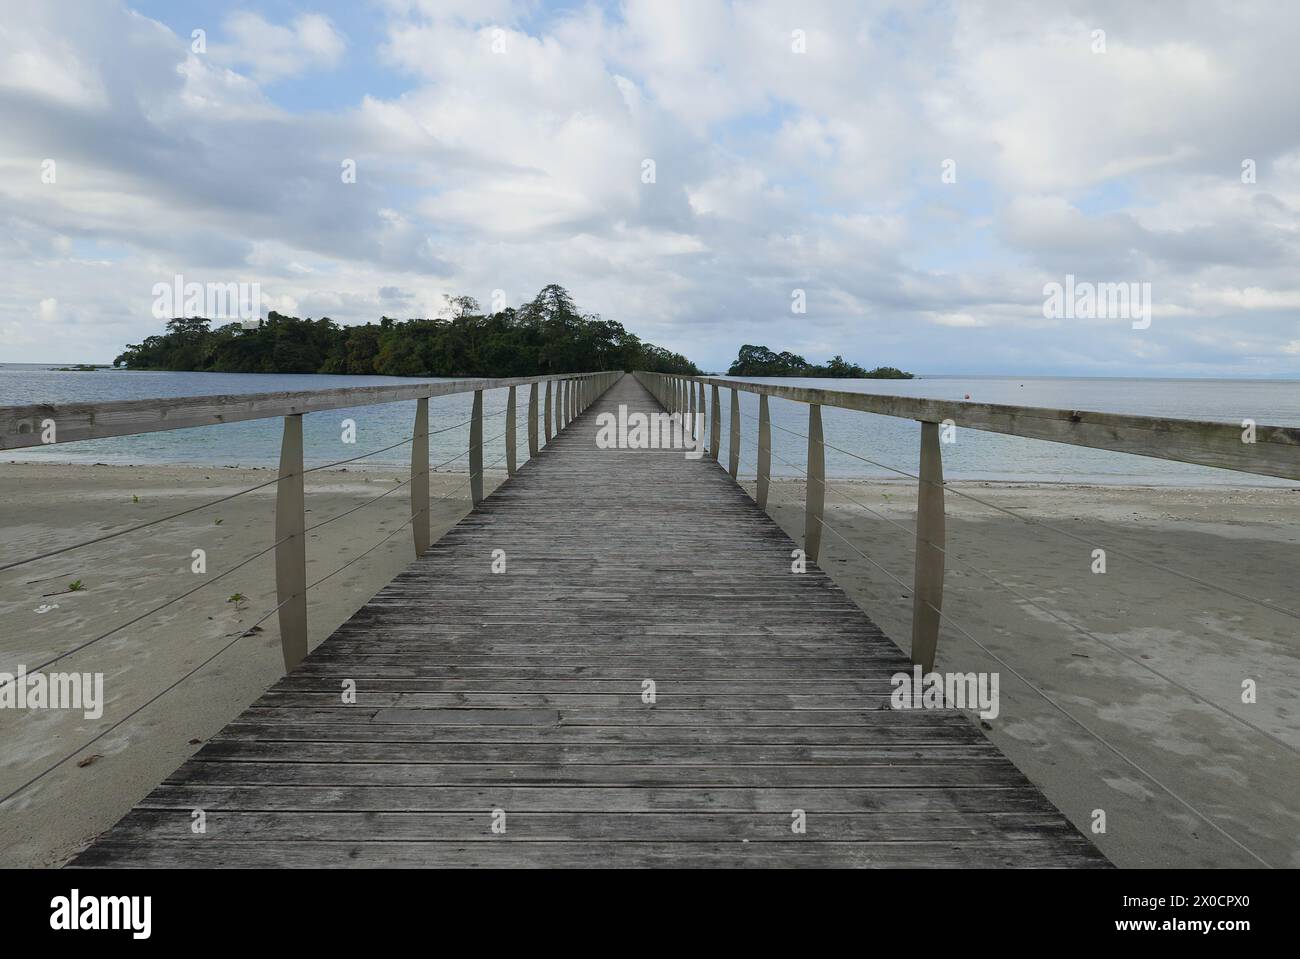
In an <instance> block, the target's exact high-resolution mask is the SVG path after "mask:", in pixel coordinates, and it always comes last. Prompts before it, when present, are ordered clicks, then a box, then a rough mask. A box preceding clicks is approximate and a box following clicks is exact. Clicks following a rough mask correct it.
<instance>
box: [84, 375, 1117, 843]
mask: <svg viewBox="0 0 1300 959" xmlns="http://www.w3.org/2000/svg"><path fill="white" fill-rule="evenodd" d="M620 403H626V404H627V405H628V406H629V407H630V408H631V409H641V410H650V409H655V410H657V409H658V408H659V407H658V404H657V403H656V402H655V400H654V399H652V398H651V397H650V395H649V394H648V393H647V392H646V391H645V390H644V389H643V388H642V387H641V386H640V385H639V384H638V383H637V382H636V381H635V380H634V379H633V378H632V377H631V376H626V377H624V378H623V379H621V380H620V381H619V382H618V383H617V384H616V385H615V386H614V387H613V388H612V389H611V390H610V391H609V392H607V393H606V394H605V395H604V396H602V397H600V398H599V399H598V400H597V401H596V402H595V403H594V404H593V406H592V407H591V408H590V409H589V410H588V411H587V412H586V413H585V414H584V415H583V416H582V417H580V418H579V419H577V420H576V421H575V422H574V423H573V424H571V425H570V426H569V428H568V429H567V430H565V431H564V433H563V434H561V435H560V436H558V437H557V438H556V439H555V440H554V441H553V442H552V444H551V445H550V446H548V447H547V448H545V449H544V450H543V451H542V452H541V453H540V455H539V456H538V457H537V458H535V459H533V460H531V461H530V462H528V463H527V464H526V465H525V466H524V467H523V468H522V469H521V470H520V471H519V473H518V475H517V476H516V477H515V478H514V479H513V480H511V481H510V482H508V483H506V484H504V485H503V486H502V487H501V488H499V489H498V490H497V491H496V492H495V493H493V494H492V495H491V496H490V497H488V498H487V499H486V500H485V501H484V502H483V504H482V505H481V506H480V507H479V508H478V509H477V510H475V511H474V512H473V513H471V514H470V515H469V516H468V517H466V518H465V519H464V520H463V521H462V522H461V523H460V524H459V525H458V526H456V527H455V528H454V529H453V530H451V531H450V532H449V533H448V534H447V535H446V536H444V537H443V538H442V540H441V541H439V542H438V543H436V544H435V545H434V546H433V547H432V549H431V550H430V551H429V552H428V553H426V554H425V555H424V556H423V557H422V558H421V559H419V560H417V561H416V562H415V563H413V564H412V565H411V566H410V567H409V568H408V569H407V570H406V571H405V572H404V573H402V575H400V576H399V577H398V578H397V579H396V580H394V581H393V582H392V583H391V584H390V585H389V586H387V587H386V588H385V589H384V590H382V591H381V592H380V593H379V594H378V595H376V596H375V597H374V599H372V600H371V601H370V602H369V603H367V604H366V606H365V607H364V608H362V609H361V610H360V611H359V612H358V613H357V614H356V615H355V616H353V617H352V619H351V620H349V621H348V622H347V623H346V624H344V625H343V626H342V627H341V628H340V629H339V630H338V631H337V632H335V633H334V635H333V636H331V637H330V638H329V639H328V640H326V641H325V642H324V643H323V644H321V646H319V647H318V648H317V649H316V650H315V651H314V652H313V653H311V654H310V655H309V656H308V657H307V659H306V660H305V661H304V662H303V663H302V664H301V665H300V666H299V667H298V668H297V669H295V670H293V672H292V673H290V674H289V675H287V676H286V677H284V678H283V679H282V680H280V681H279V682H278V683H276V684H275V686H273V687H272V688H271V689H270V690H269V691H268V692H267V693H266V694H265V695H264V696H262V697H261V698H260V699H259V700H258V701H257V702H256V703H254V704H253V706H252V707H250V708H249V709H247V710H246V711H245V712H244V713H243V714H242V715H241V716H239V718H238V719H236V720H235V721H234V722H232V723H231V724H230V725H228V726H227V727H226V728H225V729H223V730H222V731H221V732H220V733H219V734H218V735H217V736H216V737H214V738H213V740H212V741H211V742H209V743H208V744H206V745H205V746H204V747H203V748H202V749H200V750H199V752H198V753H197V754H196V755H195V756H194V757H193V758H192V759H191V760H190V761H188V762H186V763H185V764H184V765H183V766H182V767H181V768H180V769H178V770H177V771H176V772H175V773H174V774H173V775H171V776H170V777H168V779H167V780H166V781H165V782H164V783H163V784H162V785H161V786H159V787H158V788H157V789H155V790H154V791H153V792H152V793H150V794H149V796H148V797H146V798H145V799H144V800H143V801H142V802H141V803H140V804H139V805H138V806H136V807H135V808H134V809H133V810H132V811H131V812H130V813H128V814H127V815H126V816H125V817H124V818H123V819H122V820H121V821H120V822H119V823H118V824H117V825H116V826H114V827H113V828H112V829H111V830H109V831H108V832H107V833H105V834H104V835H103V836H102V837H101V838H100V839H99V840H98V841H96V842H95V843H94V844H92V845H91V846H90V848H89V849H88V850H86V851H85V852H84V853H82V854H81V855H80V856H79V857H78V858H77V859H76V860H74V862H73V865H77V866H127V865H129V866H636V865H664V866H1072V867H1080V866H1104V865H1106V862H1105V860H1104V859H1103V858H1102V857H1101V855H1100V854H1099V853H1098V852H1097V851H1096V849H1095V848H1094V847H1093V846H1092V844H1091V843H1090V842H1089V841H1088V840H1087V839H1086V838H1085V837H1084V836H1082V835H1081V834H1080V833H1079V832H1078V831H1076V830H1075V829H1074V828H1073V827H1072V826H1071V825H1070V823H1069V822H1068V821H1067V820H1066V819H1065V817H1064V816H1063V815H1061V813H1060V812H1058V811H1057V810H1056V809H1055V808H1054V807H1053V806H1052V805H1051V804H1050V803H1049V802H1048V801H1047V800H1046V799H1045V798H1044V797H1043V795H1042V794H1041V793H1040V792H1039V791H1038V790H1037V789H1036V788H1035V787H1034V786H1033V785H1032V784H1030V783H1029V782H1028V780H1026V779H1025V777H1024V776H1023V775H1022V774H1021V773H1020V772H1019V771H1018V770H1017V769H1016V768H1015V767H1014V766H1013V765H1012V764H1011V763H1010V762H1009V761H1008V760H1007V759H1006V757H1004V756H1003V755H1002V754H1001V752H999V751H998V749H996V748H995V747H994V746H993V745H992V744H991V743H990V742H988V740H987V739H986V738H985V737H984V735H983V734H982V733H981V732H980V731H979V729H978V728H976V727H975V725H973V724H972V722H971V721H969V720H968V719H967V718H966V717H965V716H963V715H962V714H961V713H958V712H955V711H937V710H917V711H894V710H891V709H889V708H888V703H889V693H890V690H891V686H890V683H889V677H890V676H891V675H892V674H893V673H895V672H897V671H900V670H908V669H909V664H908V662H907V660H906V659H905V657H904V656H903V655H902V654H901V653H900V652H899V651H898V649H897V648H896V647H895V646H894V645H893V643H891V642H890V641H889V640H888V639H887V638H886V637H884V636H883V635H882V634H881V632H880V630H879V629H878V628H877V627H876V626H875V625H873V624H872V623H871V622H870V621H869V620H868V619H867V618H866V616H864V615H863V613H862V612H861V611H860V610H859V609H858V608H857V607H856V606H855V605H854V604H853V603H852V602H851V601H850V600H849V599H848V597H847V596H846V595H845V594H844V593H843V591H841V590H840V589H839V588H838V587H837V586H835V585H834V584H833V583H832V582H831V581H830V579H829V578H828V577H827V576H826V575H825V574H824V573H822V572H821V571H820V570H819V569H817V568H816V567H809V569H808V571H807V573H805V574H803V575H796V574H792V573H791V571H790V561H791V560H790V557H791V551H792V550H793V549H794V548H795V547H796V544H795V543H794V542H792V541H791V540H790V538H789V537H788V536H786V534H785V533H784V532H782V530H781V529H780V528H779V527H778V526H777V525H776V523H774V522H773V521H772V520H771V519H770V518H769V517H768V516H767V515H766V514H764V513H763V512H762V511H760V510H759V509H758V507H757V506H756V505H755V504H754V503H753V502H752V501H751V500H750V498H749V497H748V495H746V494H745V492H744V491H743V490H741V489H740V487H738V486H737V485H735V483H733V482H732V480H731V479H730V477H728V476H727V475H726V473H725V472H724V471H723V470H722V469H721V468H719V466H718V465H717V464H715V463H713V462H711V461H709V460H708V459H704V460H689V459H687V458H686V457H685V456H684V455H683V454H682V452H681V451H659V450H600V449H597V448H596V443H595V434H596V422H595V421H596V416H597V414H598V413H599V412H601V411H604V410H615V409H617V407H618V404H620ZM494 550H504V551H505V559H506V569H505V571H504V572H501V573H493V572H492V570H491V566H492V562H493V551H494ZM647 679H649V680H653V681H654V684H655V702H654V703H652V704H649V703H646V702H643V688H644V687H643V682H644V681H645V680H647ZM347 680H352V681H355V683H356V703H355V704H354V705H346V704H344V703H343V701H342V695H341V693H342V687H343V684H344V682H345V681H347ZM199 809H201V810H203V811H204V814H205V816H206V832H205V833H204V834H201V835H199V834H195V833H194V832H192V830H191V823H192V821H193V819H192V813H193V811H194V810H199ZM798 810H802V812H803V816H804V818H805V820H806V832H805V833H802V834H800V833H796V832H795V831H794V830H793V829H792V824H793V823H794V822H795V820H796V817H797V815H798V813H797V812H796V811H798ZM494 823H495V824H497V828H498V829H499V828H500V827H501V825H502V824H504V829H505V831H504V832H495V831H494V829H493V826H494Z"/></svg>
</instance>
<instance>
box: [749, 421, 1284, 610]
mask: <svg viewBox="0 0 1300 959" xmlns="http://www.w3.org/2000/svg"><path fill="white" fill-rule="evenodd" d="M771 425H772V426H774V427H776V428H777V429H779V430H781V431H782V432H784V433H789V434H790V435H791V436H797V437H799V438H800V439H804V440H806V439H808V436H807V434H806V433H800V432H798V431H797V430H792V429H788V428H787V427H784V426H780V425H778V424H776V423H772V424H771ZM822 445H823V446H825V447H826V448H827V449H830V450H835V451H836V452H837V453H843V454H844V455H845V456H850V457H852V458H854V459H857V460H860V461H862V462H863V463H869V464H871V465H872V466H876V467H879V468H880V469H883V470H888V471H889V472H891V473H896V474H898V475H899V476H904V477H906V478H908V479H914V480H916V481H917V482H921V483H929V484H931V485H934V483H933V480H928V479H925V478H923V477H921V476H918V475H917V474H916V473H909V472H907V471H906V470H900V469H898V468H896V467H893V466H888V465H886V464H884V463H878V462H876V461H875V460H873V459H870V458H868V457H866V456H861V455H859V454H857V453H852V452H850V451H849V450H846V449H842V448H841V447H838V446H835V445H833V444H831V443H827V442H825V441H824V440H823V441H822ZM938 485H939V486H940V488H941V489H943V490H945V491H946V492H949V493H952V494H953V495H955V496H960V497H962V498H963V499H968V500H971V501H973V502H976V503H979V504H980V505H982V506H986V507H988V508H989V509H993V510H997V511H998V512H999V513H1005V514H1006V515H1007V516H1010V517H1013V518H1014V519H1017V520H1019V521H1020V522H1022V523H1024V524H1026V525H1028V526H1039V527H1041V528H1043V529H1045V530H1049V531H1050V532H1053V533H1056V534H1057V535H1059V536H1064V537H1066V538H1068V539H1072V540H1074V541H1075V542H1079V543H1083V544H1084V545H1085V546H1088V547H1089V548H1090V549H1105V550H1106V551H1107V553H1114V554H1115V555H1116V556H1122V557H1123V558H1124V559H1128V560H1132V561H1133V562H1135V563H1139V564H1141V565H1143V566H1146V567H1149V568H1151V569H1158V570H1160V571H1161V572H1164V573H1168V574H1169V575H1171V576H1176V577H1178V578H1180V579H1184V580H1187V581H1188V582H1191V583H1195V584H1196V585H1198V586H1204V587H1206V588H1207V589H1213V590H1217V591H1218V592H1220V593H1224V594H1225V595H1228V596H1232V597H1234V598H1236V599H1241V600H1245V601H1246V602H1249V603H1254V604H1255V605H1257V606H1262V607H1264V608H1265V609H1271V610H1272V611H1273V612H1275V613H1281V614H1283V615H1284V616H1290V617H1291V618H1292V619H1300V612H1298V611H1296V610H1293V609H1289V608H1288V607H1286V606H1279V605H1277V604H1276V603H1273V602H1270V601H1269V600H1266V599H1259V598H1258V597H1256V596H1250V595H1248V594H1246V593H1242V592H1239V591H1237V590H1234V589H1232V588H1231V587H1229V586H1222V585H1220V584H1218V583H1214V582H1211V581H1209V580H1205V579H1201V578H1200V577H1199V576H1193V575H1192V574H1191V573H1184V572H1182V571H1181V570H1177V569H1172V568H1171V567H1168V566H1165V565H1163V564H1162V563H1157V562H1155V561H1154V560H1149V559H1144V558H1143V557H1141V556H1137V555H1135V554H1133V553H1130V552H1128V551H1127V550H1122V549H1116V548H1115V547H1113V546H1107V547H1103V546H1101V545H1100V544H1097V543H1094V542H1092V541H1090V540H1088V539H1086V538H1084V537H1082V536H1080V535H1078V534H1077V533H1071V532H1070V531H1069V530H1066V529H1061V528H1060V527H1059V526H1053V525H1052V524H1050V523H1044V522H1042V521H1041V520H1036V519H1033V518H1031V517H1028V516H1022V515H1020V514H1019V513H1017V512H1015V511H1014V510H1009V509H1007V508H1006V507H1005V506H999V505H998V504H996V503H990V502H989V501H988V500H986V499H982V498H981V497H979V496H975V495H974V494H973V493H967V492H966V491H965V490H961V489H958V488H957V487H955V486H950V485H949V484H948V483H942V484H938Z"/></svg>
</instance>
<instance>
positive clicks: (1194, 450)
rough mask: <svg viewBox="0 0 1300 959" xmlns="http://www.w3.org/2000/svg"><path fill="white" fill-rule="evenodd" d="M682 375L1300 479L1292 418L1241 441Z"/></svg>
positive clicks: (1204, 431) (1129, 422)
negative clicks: (1248, 441)
mask: <svg viewBox="0 0 1300 959" xmlns="http://www.w3.org/2000/svg"><path fill="white" fill-rule="evenodd" d="M646 375H648V376H661V375H663V374H659V373H650V374H646ZM684 378H685V379H688V380H691V381H692V382H696V383H704V384H708V385H710V386H712V387H715V388H716V387H725V388H726V389H734V390H740V391H742V392H746V393H756V394H760V395H767V396H775V397H779V398H780V399H785V400H791V401H793V402H796V403H809V404H816V405H818V406H824V407H834V408H835V409H842V410H855V411H857V412H861V413H878V414H880V415H882V416H895V417H899V418H901V419H909V420H919V421H920V422H923V423H943V422H944V421H945V420H951V421H952V422H953V423H954V424H955V425H956V426H958V427H964V428H967V429H973V430H983V431H985V432H989V433H1004V434H1007V435H1008V436H1024V437H1027V438H1029V439H1037V440H1047V441H1049V442H1052V443H1068V444H1070V445H1073V446H1087V447H1091V448H1092V449H1099V450H1112V451H1114V452H1117V453H1132V454H1134V455H1136V456H1148V457H1153V458H1156V459H1166V460H1175V461H1177V462H1180V463H1191V464H1194V465H1196V466H1213V467H1218V468H1219V469H1229V470H1236V471H1237V472H1241V473H1254V474H1257V475H1260V476H1278V477H1281V478H1283V479H1300V428H1296V427H1292V426H1266V425H1263V424H1256V425H1255V428H1254V439H1255V442H1253V443H1245V442H1242V434H1243V427H1242V426H1238V425H1236V424H1233V423H1215V422H1210V421H1207V420H1188V419H1177V418H1168V417H1155V416H1137V415H1132V414H1128V413H1102V412H1098V411H1096V410H1062V409H1051V408H1048V407H1037V406H1011V405H1004V404H1000V403H973V402H970V401H968V400H935V399H925V398H922V397H915V396H887V395H884V394H880V393H852V392H848V391H845V390H815V389H808V388H806V387H801V386H779V385H777V384H773V383H751V382H748V381H745V380H737V379H732V378H729V377H717V376H694V377H684Z"/></svg>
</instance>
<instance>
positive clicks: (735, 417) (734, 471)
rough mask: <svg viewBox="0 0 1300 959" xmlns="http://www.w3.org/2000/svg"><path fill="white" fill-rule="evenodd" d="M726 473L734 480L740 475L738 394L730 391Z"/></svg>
mask: <svg viewBox="0 0 1300 959" xmlns="http://www.w3.org/2000/svg"><path fill="white" fill-rule="evenodd" d="M727 444H728V445H727V472H728V473H730V474H731V478H732V479H735V478H736V477H737V476H738V475H739V474H740V394H739V393H737V392H736V391H735V390H732V391H731V435H730V437H729V438H728V441H727Z"/></svg>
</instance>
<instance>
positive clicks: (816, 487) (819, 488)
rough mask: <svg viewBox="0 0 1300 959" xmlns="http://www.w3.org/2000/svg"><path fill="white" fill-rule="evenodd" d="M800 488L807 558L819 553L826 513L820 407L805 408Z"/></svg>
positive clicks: (824, 450) (816, 556)
mask: <svg viewBox="0 0 1300 959" xmlns="http://www.w3.org/2000/svg"><path fill="white" fill-rule="evenodd" d="M807 474H808V475H807V478H806V484H805V489H804V508H803V510H804V527H803V548H804V553H805V554H806V555H807V557H808V561H809V562H812V563H815V562H817V560H818V558H819V557H820V556H821V549H822V524H823V523H824V522H825V512H826V445H825V442H824V440H823V438H822V408H821V407H820V406H819V405H818V404H816V403H813V404H811V405H810V406H809V407H808V469H807Z"/></svg>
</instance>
